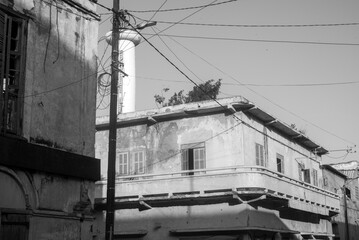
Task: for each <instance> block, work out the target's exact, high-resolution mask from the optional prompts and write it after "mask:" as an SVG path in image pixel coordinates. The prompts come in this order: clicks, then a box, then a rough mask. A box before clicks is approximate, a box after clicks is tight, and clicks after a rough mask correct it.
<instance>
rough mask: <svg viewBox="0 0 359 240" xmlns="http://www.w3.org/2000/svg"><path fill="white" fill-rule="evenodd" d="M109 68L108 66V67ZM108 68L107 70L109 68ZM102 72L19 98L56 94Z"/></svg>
mask: <svg viewBox="0 0 359 240" xmlns="http://www.w3.org/2000/svg"><path fill="white" fill-rule="evenodd" d="M107 67H108V66H107ZM107 67H106V68H107ZM99 72H100V71H96V72H94V73H92V74H90V75H87V76H86V77H83V78H81V79H79V80H77V81H74V82H71V83H68V84H65V85H62V86H59V87H56V88H53V89H50V90H47V91H43V92H38V93H34V94H30V95H25V96H22V97H19V98H29V97H36V96H39V95H42V94H47V93H50V92H54V91H57V90H60V89H63V88H66V87H69V86H71V85H74V84H77V83H80V82H82V81H84V80H86V79H88V78H90V77H92V76H94V75H97V74H98V73H99Z"/></svg>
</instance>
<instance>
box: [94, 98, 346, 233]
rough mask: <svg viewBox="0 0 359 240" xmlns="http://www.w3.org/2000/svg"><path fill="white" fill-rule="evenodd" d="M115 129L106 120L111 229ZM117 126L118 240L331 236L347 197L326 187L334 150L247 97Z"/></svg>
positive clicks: (101, 198)
mask: <svg viewBox="0 0 359 240" xmlns="http://www.w3.org/2000/svg"><path fill="white" fill-rule="evenodd" d="M108 128H109V125H108V119H107V118H106V117H103V118H100V119H98V121H97V133H96V147H95V148H96V156H97V157H98V158H100V159H101V173H102V178H103V181H100V182H98V185H97V188H96V204H95V206H96V209H97V210H98V214H97V215H98V216H97V220H96V221H98V223H99V225H100V224H102V226H103V224H104V219H105V218H104V216H105V209H106V169H107V162H106V160H107V152H108V148H107V145H108ZM117 129H118V130H117V164H116V173H117V178H116V198H115V209H116V212H115V239H127V238H130V237H131V238H132V239H133V238H135V239H253V240H254V239H256V240H272V239H291V240H292V239H331V238H332V236H333V235H332V225H331V222H330V218H331V217H332V216H333V215H336V214H338V212H339V207H340V202H339V195H338V194H337V193H334V192H332V191H328V190H325V189H324V188H323V181H322V179H323V176H322V171H321V168H320V165H321V156H322V155H323V154H325V153H327V150H325V149H324V148H323V147H321V146H320V145H318V144H316V143H314V142H313V141H312V140H310V139H309V138H308V137H306V136H305V135H304V134H303V133H301V132H299V131H297V130H296V129H295V128H293V127H290V126H289V125H286V124H285V123H283V122H281V121H280V120H278V119H276V118H275V117H273V116H271V115H269V114H268V113H266V112H265V111H263V110H262V109H260V108H258V107H257V106H255V105H254V104H253V103H251V102H249V101H248V100H246V99H244V98H242V97H234V98H226V99H219V100H218V101H217V102H214V101H204V102H196V103H189V104H184V105H178V106H173V107H164V108H161V109H155V110H150V111H141V112H133V113H126V114H122V115H120V116H119V117H118V122H117ZM103 234H104V227H101V226H100V227H99V229H98V235H99V239H101V236H103Z"/></svg>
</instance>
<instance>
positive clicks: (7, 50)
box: [0, 8, 26, 134]
mask: <svg viewBox="0 0 359 240" xmlns="http://www.w3.org/2000/svg"><path fill="white" fill-rule="evenodd" d="M25 23H26V22H25V20H24V19H22V18H21V17H19V16H16V15H14V14H11V13H7V12H6V13H5V12H3V11H2V10H1V8H0V132H1V133H11V134H21V128H22V108H23V101H22V100H21V96H22V95H23V84H24V81H23V78H24V76H23V75H24V74H23V73H24V65H25V64H24V60H25V56H24V53H25V42H26V39H25V28H26V24H25Z"/></svg>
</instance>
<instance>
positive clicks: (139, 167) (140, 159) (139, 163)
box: [133, 151, 145, 174]
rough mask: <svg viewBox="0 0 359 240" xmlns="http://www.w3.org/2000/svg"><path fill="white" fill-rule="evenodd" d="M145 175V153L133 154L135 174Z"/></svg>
mask: <svg viewBox="0 0 359 240" xmlns="http://www.w3.org/2000/svg"><path fill="white" fill-rule="evenodd" d="M142 173H145V157H144V152H143V151H140V152H134V153H133V174H142Z"/></svg>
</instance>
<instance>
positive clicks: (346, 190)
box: [323, 161, 359, 240]
mask: <svg viewBox="0 0 359 240" xmlns="http://www.w3.org/2000/svg"><path fill="white" fill-rule="evenodd" d="M323 175H324V187H325V188H326V189H327V190H329V191H333V192H336V193H339V194H340V197H341V198H340V214H338V215H336V216H334V217H333V219H332V224H333V233H334V234H335V237H334V239H335V240H356V239H358V236H359V180H358V162H357V161H350V162H345V163H338V164H331V165H323Z"/></svg>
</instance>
